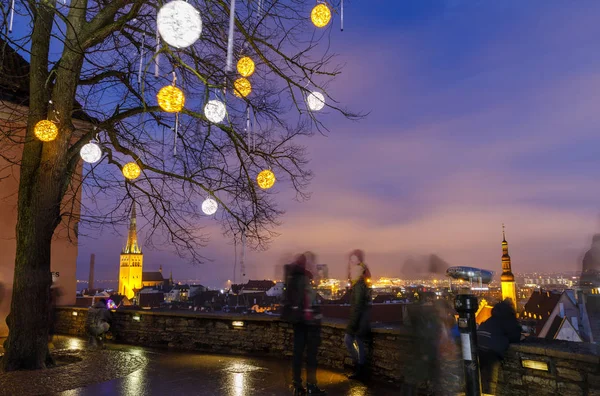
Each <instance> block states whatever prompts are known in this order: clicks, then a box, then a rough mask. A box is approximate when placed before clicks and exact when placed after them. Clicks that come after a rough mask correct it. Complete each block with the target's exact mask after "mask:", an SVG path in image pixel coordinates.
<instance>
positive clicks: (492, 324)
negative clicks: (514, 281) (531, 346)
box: [477, 299, 521, 394]
mask: <svg viewBox="0 0 600 396" xmlns="http://www.w3.org/2000/svg"><path fill="white" fill-rule="evenodd" d="M520 340H521V326H520V325H519V322H518V321H517V315H516V313H515V310H514V309H513V306H512V304H511V301H510V300H509V299H506V300H504V301H502V302H501V303H498V304H496V305H495V306H494V308H492V316H491V317H490V318H489V319H488V320H486V321H485V322H483V323H482V324H481V326H479V329H478V330H477V344H478V345H477V348H478V352H479V366H480V369H481V382H482V388H483V393H489V394H495V393H496V383H497V380H498V369H499V368H500V362H501V361H502V359H503V358H504V354H505V353H506V351H507V350H508V346H509V344H510V343H514V342H519V341H520Z"/></svg>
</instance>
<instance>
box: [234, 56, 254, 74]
mask: <svg viewBox="0 0 600 396" xmlns="http://www.w3.org/2000/svg"><path fill="white" fill-rule="evenodd" d="M237 71H238V73H240V75H241V76H242V77H250V76H251V75H252V74H254V61H253V60H252V59H250V57H249V56H244V57H243V58H241V59H240V60H239V61H238V63H237Z"/></svg>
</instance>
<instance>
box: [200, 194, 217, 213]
mask: <svg viewBox="0 0 600 396" xmlns="http://www.w3.org/2000/svg"><path fill="white" fill-rule="evenodd" d="M218 207H219V205H218V204H217V201H215V200H214V199H212V198H206V199H205V200H204V202H202V211H203V212H204V214H207V215H209V216H210V215H214V214H215V213H217V208H218Z"/></svg>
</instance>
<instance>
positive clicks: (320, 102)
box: [306, 91, 325, 111]
mask: <svg viewBox="0 0 600 396" xmlns="http://www.w3.org/2000/svg"><path fill="white" fill-rule="evenodd" d="M306 103H307V104H308V108H309V109H310V110H312V111H319V110H321V109H322V108H323V107H325V96H323V94H322V93H321V92H318V91H315V92H311V93H310V94H308V97H307V98H306Z"/></svg>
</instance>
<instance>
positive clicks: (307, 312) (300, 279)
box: [282, 252, 327, 395]
mask: <svg viewBox="0 0 600 396" xmlns="http://www.w3.org/2000/svg"><path fill="white" fill-rule="evenodd" d="M314 260H315V259H314V254H312V253H310V252H307V253H304V254H301V255H299V256H298V257H297V258H296V261H295V262H294V263H293V264H290V265H288V266H287V268H286V291H285V300H286V301H285V303H284V308H283V312H282V319H283V320H285V321H287V322H290V323H291V324H292V325H293V327H294V353H293V358H292V374H293V383H292V387H293V389H294V395H326V394H327V393H326V392H325V391H323V390H322V389H320V388H319V387H318V386H317V353H318V350H319V345H320V344H321V317H322V315H321V314H320V312H319V311H318V309H317V307H316V304H315V301H316V293H315V290H314V288H313V286H312V272H311V269H313V267H314ZM305 350H306V389H305V388H304V387H303V386H302V360H303V356H304V351H305Z"/></svg>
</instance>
